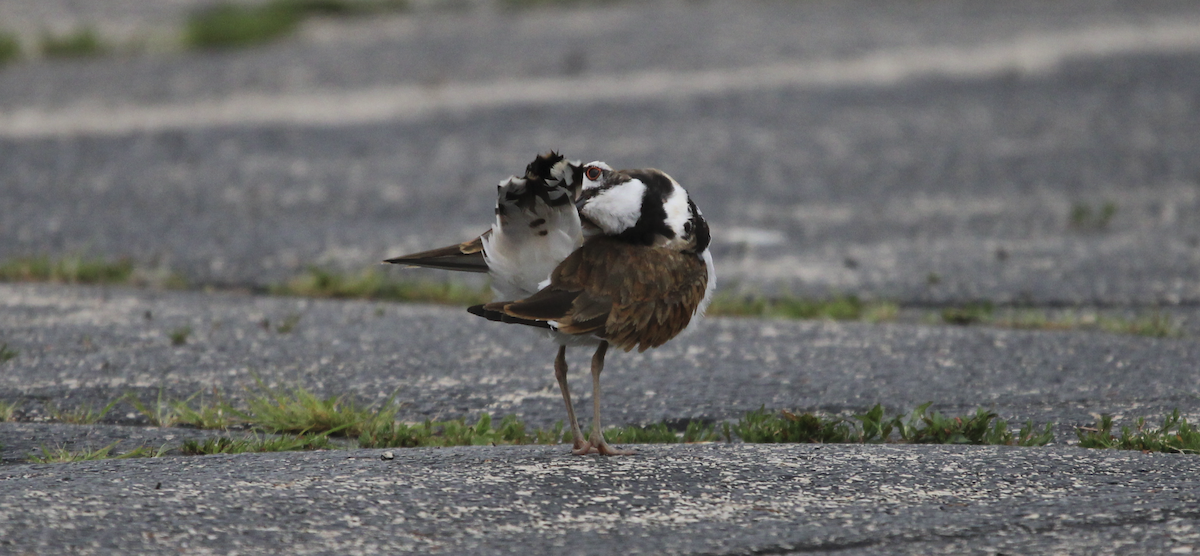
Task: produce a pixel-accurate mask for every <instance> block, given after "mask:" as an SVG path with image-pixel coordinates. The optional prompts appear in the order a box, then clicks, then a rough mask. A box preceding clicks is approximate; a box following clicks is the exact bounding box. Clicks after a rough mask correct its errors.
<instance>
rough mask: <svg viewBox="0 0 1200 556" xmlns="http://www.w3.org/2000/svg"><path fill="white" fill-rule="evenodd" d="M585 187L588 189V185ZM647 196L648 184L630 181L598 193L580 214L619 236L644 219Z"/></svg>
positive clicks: (606, 231) (584, 206)
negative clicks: (644, 200)
mask: <svg viewBox="0 0 1200 556" xmlns="http://www.w3.org/2000/svg"><path fill="white" fill-rule="evenodd" d="M584 187H587V185H586V183H585V185H584ZM645 195H646V184H644V183H642V180H629V181H627V182H625V183H622V184H620V185H617V186H614V187H610V188H608V189H605V190H604V191H601V192H600V193H597V194H596V196H595V197H592V198H591V199H588V201H587V203H585V204H584V205H583V207H582V208H580V209H579V213H580V214H582V215H583V216H584V217H586V218H587V219H588V220H591V221H592V223H594V224H596V225H597V226H599V227H600V229H601V230H604V233H606V234H611V235H615V234H619V233H621V232H623V231H625V230H628V229H629V228H632V227H634V226H635V225H637V221H638V219H639V218H641V217H642V197H644V196H645ZM685 203H686V201H685ZM681 225H682V224H681Z"/></svg>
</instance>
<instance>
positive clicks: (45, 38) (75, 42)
mask: <svg viewBox="0 0 1200 556" xmlns="http://www.w3.org/2000/svg"><path fill="white" fill-rule="evenodd" d="M41 46H42V48H41V50H42V54H43V55H44V56H46V57H47V58H82V57H86V56H100V55H103V54H106V53H108V51H109V50H111V48H110V47H109V46H108V45H106V44H104V41H102V40H101V39H100V35H99V34H98V33H96V30H95V29H93V28H92V27H83V28H80V29H76V30H75V31H72V32H70V33H67V34H65V35H51V34H49V33H43V34H42V45H41Z"/></svg>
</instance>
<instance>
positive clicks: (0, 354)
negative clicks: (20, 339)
mask: <svg viewBox="0 0 1200 556" xmlns="http://www.w3.org/2000/svg"><path fill="white" fill-rule="evenodd" d="M20 354H21V352H19V351H17V350H15V349H12V348H9V347H8V344H0V363H7V362H9V361H12V360H13V359H16V358H17V356H18V355H20Z"/></svg>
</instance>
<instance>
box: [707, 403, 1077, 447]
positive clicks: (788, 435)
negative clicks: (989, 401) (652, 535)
mask: <svg viewBox="0 0 1200 556" xmlns="http://www.w3.org/2000/svg"><path fill="white" fill-rule="evenodd" d="M930 405H932V402H931V403H926V404H923V405H921V406H919V407H917V408H916V409H914V410H913V411H912V412H911V413H910V414H909V416H908V419H907V421H906V420H905V419H904V418H903V416H900V415H897V416H895V417H892V418H887V417H885V416H884V410H883V406H882V405H878V404H876V405H875V407H873V408H871V409H870V410H869V411H867V412H866V413H863V414H860V415H855V416H854V417H853V418H852V420H847V419H842V418H839V417H820V416H817V415H813V414H811V413H804V414H799V415H797V414H795V413H792V412H789V411H780V412H779V413H778V414H776V413H774V412H768V411H766V410H764V409H759V410H757V411H751V412H749V413H747V414H746V415H745V417H743V418H742V419H741V420H739V421H738V422H737V423H736V424H734V425H731V426H730V427H729V431H728V432H727V434H726V436H727V437H728V438H732V436H733V435H734V434H736V435H737V436H738V437H739V438H741V439H742V441H743V442H751V443H779V442H804V443H879V442H893V441H895V442H902V443H907V444H989V445H1019V446H1044V445H1045V444H1048V443H1049V442H1051V441H1052V440H1054V436H1053V433H1052V432H1051V429H1052V426H1051V425H1046V427H1045V429H1044V430H1042V431H1040V432H1039V431H1037V430H1036V429H1035V428H1034V426H1033V424H1032V423H1027V424H1026V425H1025V427H1023V428H1021V430H1020V431H1018V433H1017V434H1016V435H1015V436H1014V435H1013V433H1012V432H1011V431H1009V430H1008V423H1007V422H1005V421H1003V420H1000V419H997V418H996V414H994V413H991V412H988V411H985V410H983V409H978V410H976V412H975V415H972V416H966V417H946V416H944V415H942V414H941V413H938V412H936V411H935V412H932V413H930V412H929V411H928V410H929V406H930ZM893 431H896V432H897V433H898V436H899V438H898V439H893V437H892V433H893Z"/></svg>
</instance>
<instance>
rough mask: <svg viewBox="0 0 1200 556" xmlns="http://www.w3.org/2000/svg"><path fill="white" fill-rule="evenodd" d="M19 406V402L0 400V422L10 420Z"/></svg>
mask: <svg viewBox="0 0 1200 556" xmlns="http://www.w3.org/2000/svg"><path fill="white" fill-rule="evenodd" d="M18 407H21V403H20V402H6V401H4V400H0V423H4V422H7V421H12V420H13V416H14V415H15V414H16V413H17V408H18Z"/></svg>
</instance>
